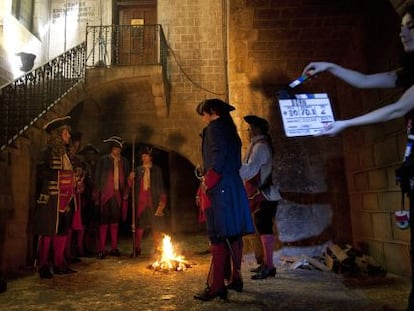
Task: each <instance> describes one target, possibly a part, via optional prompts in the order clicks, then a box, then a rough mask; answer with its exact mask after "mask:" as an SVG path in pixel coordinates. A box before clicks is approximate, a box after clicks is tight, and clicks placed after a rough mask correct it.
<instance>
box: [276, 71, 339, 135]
mask: <svg viewBox="0 0 414 311" xmlns="http://www.w3.org/2000/svg"><path fill="white" fill-rule="evenodd" d="M308 78H309V75H302V76H301V77H299V78H298V79H296V80H294V81H292V82H291V83H290V84H289V87H288V88H287V89H284V90H282V91H280V92H278V101H279V107H280V112H281V115H282V121H283V127H284V130H285V134H286V136H287V137H297V136H309V135H315V134H318V133H320V132H321V131H323V129H324V128H325V127H326V126H327V125H329V124H330V123H332V122H334V121H335V119H334V115H333V112H332V106H331V102H330V100H329V97H328V94H326V93H316V94H293V93H292V90H293V88H295V87H296V86H298V85H299V84H301V83H303V82H304V81H305V80H306V79H308Z"/></svg>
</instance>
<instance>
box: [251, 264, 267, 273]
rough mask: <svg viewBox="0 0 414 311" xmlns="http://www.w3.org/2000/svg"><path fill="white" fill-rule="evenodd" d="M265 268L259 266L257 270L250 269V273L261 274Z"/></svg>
mask: <svg viewBox="0 0 414 311" xmlns="http://www.w3.org/2000/svg"><path fill="white" fill-rule="evenodd" d="M264 268H265V266H264V265H258V266H257V267H256V268H253V269H250V272H254V273H259V272H260V271H262V270H263V269H264Z"/></svg>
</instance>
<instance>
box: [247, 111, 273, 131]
mask: <svg viewBox="0 0 414 311" xmlns="http://www.w3.org/2000/svg"><path fill="white" fill-rule="evenodd" d="M243 119H244V121H246V122H247V123H249V124H250V125H253V126H254V127H257V128H259V129H261V130H262V132H263V133H267V131H268V130H269V122H267V120H265V119H263V118H260V117H258V116H255V115H248V116H245V117H244V118H243Z"/></svg>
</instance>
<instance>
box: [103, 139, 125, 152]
mask: <svg viewBox="0 0 414 311" xmlns="http://www.w3.org/2000/svg"><path fill="white" fill-rule="evenodd" d="M103 142H104V143H109V145H110V146H111V148H113V147H115V148H121V149H122V148H124V140H123V139H122V138H121V137H119V136H111V137H109V138H107V139H105V140H104V141H103Z"/></svg>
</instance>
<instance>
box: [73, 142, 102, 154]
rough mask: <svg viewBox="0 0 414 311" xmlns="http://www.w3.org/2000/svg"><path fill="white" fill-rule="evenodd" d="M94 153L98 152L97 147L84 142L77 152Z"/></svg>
mask: <svg viewBox="0 0 414 311" xmlns="http://www.w3.org/2000/svg"><path fill="white" fill-rule="evenodd" d="M89 152H90V153H94V154H98V153H99V149H98V148H96V147H95V146H94V145H92V144H86V145H85V146H84V147H83V148H82V149H81V150H80V151H79V152H78V153H79V154H86V153H89Z"/></svg>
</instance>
